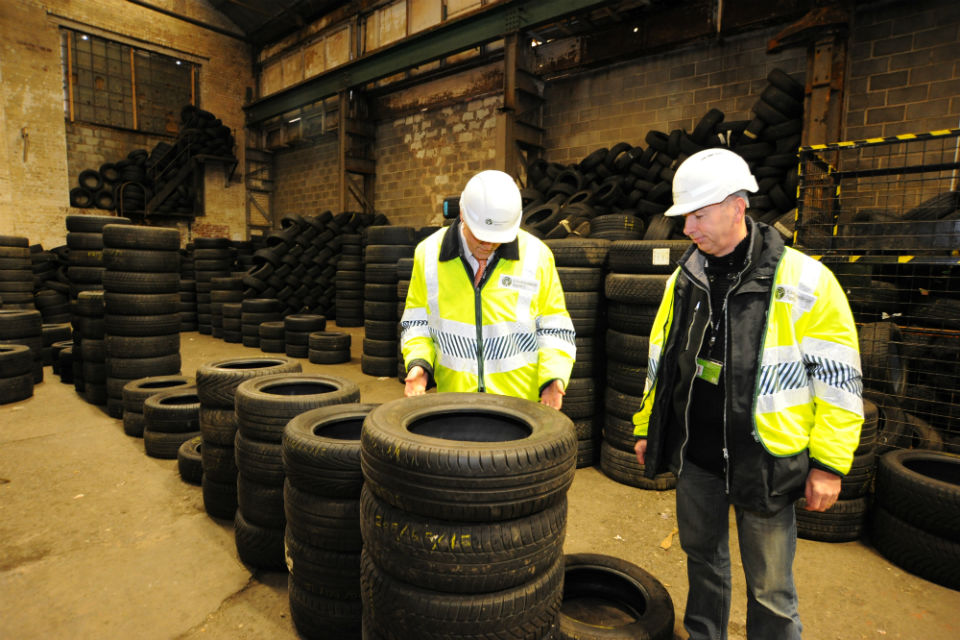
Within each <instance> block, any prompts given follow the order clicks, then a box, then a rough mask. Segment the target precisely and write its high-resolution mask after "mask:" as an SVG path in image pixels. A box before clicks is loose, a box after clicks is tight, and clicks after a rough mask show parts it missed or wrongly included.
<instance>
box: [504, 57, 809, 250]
mask: <svg viewBox="0 0 960 640" xmlns="http://www.w3.org/2000/svg"><path fill="white" fill-rule="evenodd" d="M803 98H804V87H803V85H802V84H800V83H799V82H797V81H796V80H795V79H793V78H792V77H791V76H790V75H788V74H786V73H784V72H783V71H782V70H780V69H774V70H773V71H771V72H770V74H769V75H768V76H767V86H766V87H765V88H764V89H763V91H762V92H761V94H760V95H759V96H758V98H757V100H756V101H755V102H754V104H753V106H752V108H751V111H752V112H753V113H752V116H753V117H752V118H751V119H749V120H738V121H725V114H724V113H723V112H721V111H719V110H717V109H710V110H709V111H708V112H707V113H706V114H704V115H703V117H701V118H700V120H699V121H698V122H697V124H696V125H695V127H694V128H693V130H692V131H690V132H687V131H685V130H683V129H674V130H672V131H670V132H663V131H649V132H648V133H647V135H646V136H645V138H644V142H645V144H646V146H645V147H643V146H640V145H637V146H634V145H632V144H630V143H629V142H620V143H618V144H616V145H614V146H612V147H610V148H609V149H608V148H600V149H596V150H595V151H593V152H591V153H589V154H588V155H587V156H586V157H584V158H583V159H582V160H581V161H580V162H578V163H574V164H570V165H562V164H559V163H555V162H547V161H545V160H543V159H537V160H534V161H533V162H531V163H530V164H529V165H528V166H527V186H526V188H524V189H523V190H522V191H521V197H522V199H523V203H524V209H523V216H522V218H521V225H522V227H523V228H524V229H526V230H527V231H529V232H530V233H532V234H534V235H536V236H538V237H540V238H546V239H558V238H565V237H567V236H569V235H574V236H579V237H604V236H605V234H606V232H609V231H621V230H624V229H627V230H632V231H633V232H635V233H637V234H638V236H637V237H642V238H643V239H645V240H671V239H674V240H679V239H682V238H683V234H682V229H681V227H680V226H679V221H678V219H676V218H666V217H664V216H663V212H664V211H666V209H667V207H669V206H670V204H671V202H672V181H673V174H674V172H675V171H676V169H677V167H678V166H680V164H681V163H682V162H683V161H684V160H685V159H686V158H687V157H689V156H690V155H692V154H694V153H696V152H697V151H700V150H702V149H707V148H713V147H725V148H729V149H731V150H732V151H734V152H736V153H738V154H739V155H741V156H742V157H743V158H744V159H745V160H746V161H747V164H749V165H750V167H751V168H752V170H753V172H754V174H755V175H756V177H757V181H758V184H759V187H760V190H759V192H758V193H757V194H755V195H754V196H753V197H751V198H750V204H751V211H750V214H751V216H753V217H754V218H755V219H758V220H761V221H763V222H770V223H771V224H779V227H778V228H779V229H780V230H781V233H784V234H786V235H790V228H791V227H792V225H793V214H792V211H793V208H794V207H795V204H796V186H797V172H796V166H797V155H796V150H797V147H799V145H800V133H801V130H802V128H803ZM597 234H600V235H597Z"/></svg>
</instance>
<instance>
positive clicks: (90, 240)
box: [66, 215, 130, 405]
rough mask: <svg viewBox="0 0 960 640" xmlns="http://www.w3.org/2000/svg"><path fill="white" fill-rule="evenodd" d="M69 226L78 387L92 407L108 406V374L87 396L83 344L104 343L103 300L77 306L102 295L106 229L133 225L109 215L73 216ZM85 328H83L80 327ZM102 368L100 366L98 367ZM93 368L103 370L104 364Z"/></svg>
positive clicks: (96, 381) (101, 375)
mask: <svg viewBox="0 0 960 640" xmlns="http://www.w3.org/2000/svg"><path fill="white" fill-rule="evenodd" d="M66 224H67V250H68V253H67V265H68V266H67V280H68V281H69V294H70V301H71V312H70V313H71V322H72V323H73V329H74V346H73V365H74V372H75V373H74V376H73V378H74V385H75V387H76V389H77V391H78V392H81V393H83V394H84V397H85V398H86V400H87V401H88V402H90V403H92V404H97V405H103V404H105V403H106V391H105V390H104V388H103V387H104V385H105V384H106V374H105V373H99V374H97V377H96V378H95V379H93V380H91V382H92V383H93V385H94V388H93V389H92V390H91V392H90V393H89V394H87V392H86V380H85V379H84V376H83V340H84V339H85V335H86V337H87V338H89V339H92V340H103V334H104V330H103V298H102V297H101V298H98V299H97V300H91V299H88V300H87V301H86V302H84V303H83V304H77V302H78V300H79V298H80V295H81V294H82V293H83V292H85V291H102V290H103V274H104V272H105V271H106V269H105V268H104V266H103V228H104V227H105V226H106V225H108V224H130V219H129V218H123V217H118V216H105V215H70V216H67V219H66ZM81 324H82V325H85V327H83V328H81V326H80V325H81ZM96 364H99V365H100V366H99V367H98V366H96ZM96 364H95V365H94V366H93V367H88V368H89V369H94V370H97V371H100V370H102V369H103V360H100V361H99V362H98V363H96Z"/></svg>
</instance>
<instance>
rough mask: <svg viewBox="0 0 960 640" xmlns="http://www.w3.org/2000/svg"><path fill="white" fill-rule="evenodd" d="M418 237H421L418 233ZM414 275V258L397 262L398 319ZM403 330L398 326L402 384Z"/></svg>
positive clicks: (405, 370)
mask: <svg viewBox="0 0 960 640" xmlns="http://www.w3.org/2000/svg"><path fill="white" fill-rule="evenodd" d="M417 237H418V238H419V237H421V235H420V234H419V233H418V234H417ZM412 273H413V258H400V259H399V260H397V317H399V318H401V319H403V310H404V308H405V307H406V304H407V292H408V291H409V290H410V276H411V274H412ZM402 337H403V329H402V328H401V327H400V325H399V323H398V324H397V378H398V379H399V380H400V382H401V383H403V382H404V380H405V379H406V377H407V368H406V366H404V363H403V345H402V344H401V342H400V339H401V338H402Z"/></svg>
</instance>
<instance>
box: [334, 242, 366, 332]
mask: <svg viewBox="0 0 960 640" xmlns="http://www.w3.org/2000/svg"><path fill="white" fill-rule="evenodd" d="M342 240H343V243H342V244H341V246H340V251H341V254H340V260H339V261H338V262H337V273H336V299H337V325H338V326H341V327H360V326H363V237H362V236H361V235H360V234H359V233H357V234H345V235H343V236H342Z"/></svg>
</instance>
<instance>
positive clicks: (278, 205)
mask: <svg viewBox="0 0 960 640" xmlns="http://www.w3.org/2000/svg"><path fill="white" fill-rule="evenodd" d="M273 160H274V176H275V178H276V179H275V182H274V192H273V211H274V215H275V217H276V219H277V220H279V219H280V218H281V217H283V216H285V215H288V214H291V213H298V214H300V215H312V214H316V213H321V212H323V211H327V210H330V211H333V212H334V213H338V212H339V207H340V185H339V184H338V181H337V175H338V167H339V165H338V162H339V160H338V152H337V135H336V133H334V134H333V135H327V136H324V138H323V139H321V140H319V141H318V142H316V143H314V144H313V145H311V146H308V147H297V148H293V149H289V150H284V151H277V152H275V154H274V157H273Z"/></svg>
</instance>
